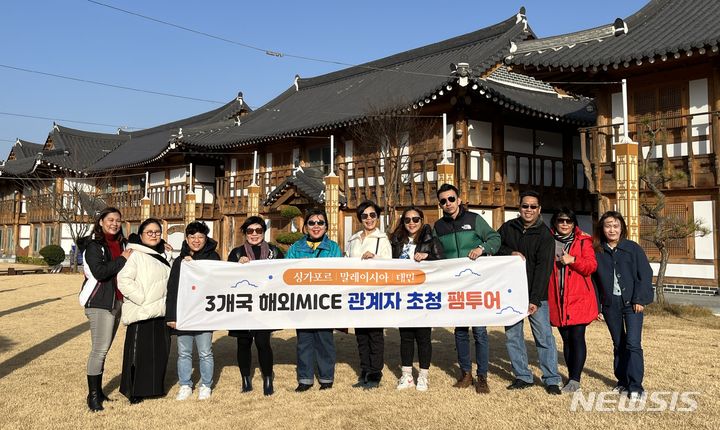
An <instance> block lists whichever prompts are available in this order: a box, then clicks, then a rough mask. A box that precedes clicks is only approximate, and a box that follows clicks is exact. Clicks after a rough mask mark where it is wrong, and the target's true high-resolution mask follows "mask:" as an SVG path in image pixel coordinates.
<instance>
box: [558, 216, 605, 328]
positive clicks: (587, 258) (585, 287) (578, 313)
mask: <svg viewBox="0 0 720 430" xmlns="http://www.w3.org/2000/svg"><path fill="white" fill-rule="evenodd" d="M568 253H569V254H570V255H572V256H573V257H575V262H574V263H572V264H569V265H568V266H567V267H566V269H565V293H564V297H563V300H562V302H561V301H560V287H559V285H558V276H559V275H560V270H559V263H557V262H556V263H555V264H554V265H553V273H552V276H550V285H549V286H548V306H549V311H550V324H552V325H553V326H555V327H564V326H568V325H578V324H589V323H591V322H592V321H593V320H594V319H595V318H596V317H597V316H598V305H597V296H596V294H595V288H594V287H593V283H592V281H591V279H590V275H591V274H592V273H593V272H595V270H596V269H597V260H596V259H595V250H594V249H593V247H592V237H590V236H589V235H588V234H586V233H583V231H582V230H580V229H579V228H578V227H575V240H574V241H573V243H572V245H570V251H569V252H568Z"/></svg>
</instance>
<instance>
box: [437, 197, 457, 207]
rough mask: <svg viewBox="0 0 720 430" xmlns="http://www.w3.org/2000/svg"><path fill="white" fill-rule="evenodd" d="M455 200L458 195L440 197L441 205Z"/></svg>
mask: <svg viewBox="0 0 720 430" xmlns="http://www.w3.org/2000/svg"><path fill="white" fill-rule="evenodd" d="M455 200H457V197H455V196H450V197H448V198H446V199H440V206H445V203H447V202H450V203H455Z"/></svg>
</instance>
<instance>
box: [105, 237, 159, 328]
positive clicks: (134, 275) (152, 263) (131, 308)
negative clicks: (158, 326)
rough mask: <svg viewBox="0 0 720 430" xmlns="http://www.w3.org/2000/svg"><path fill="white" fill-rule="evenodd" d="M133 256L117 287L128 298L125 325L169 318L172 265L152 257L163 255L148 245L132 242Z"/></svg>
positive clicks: (123, 308)
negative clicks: (166, 299)
mask: <svg viewBox="0 0 720 430" xmlns="http://www.w3.org/2000/svg"><path fill="white" fill-rule="evenodd" d="M127 249H132V250H133V253H132V254H131V255H130V258H128V261H127V263H125V267H123V268H122V270H121V271H120V273H118V275H117V286H118V289H119V290H120V292H121V293H122V294H123V296H125V301H124V302H123V306H122V323H123V324H125V325H130V324H132V323H134V322H137V321H144V320H148V319H151V318H158V317H163V316H165V296H167V281H168V277H169V276H170V266H166V265H165V264H163V263H161V262H160V261H158V260H157V259H156V258H155V257H153V256H152V255H160V256H161V257H162V254H158V253H157V252H155V251H154V250H152V249H150V248H148V247H147V246H144V245H140V244H136V243H130V244H128V246H127Z"/></svg>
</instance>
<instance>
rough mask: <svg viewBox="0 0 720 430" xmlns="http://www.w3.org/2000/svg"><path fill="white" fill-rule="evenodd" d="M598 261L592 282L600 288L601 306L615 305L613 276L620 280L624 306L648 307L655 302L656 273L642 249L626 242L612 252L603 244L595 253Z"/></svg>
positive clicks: (620, 243) (622, 242)
mask: <svg viewBox="0 0 720 430" xmlns="http://www.w3.org/2000/svg"><path fill="white" fill-rule="evenodd" d="M595 257H596V258H597V263H598V265H597V271H596V272H595V273H594V274H593V281H595V284H596V285H597V286H598V291H599V295H600V297H599V298H600V302H601V304H602V305H604V306H610V305H611V304H612V296H613V287H614V285H615V282H614V279H613V278H614V276H617V278H618V283H619V284H620V292H621V294H622V299H623V303H624V304H625V305H631V304H633V305H635V304H637V305H643V306H645V305H648V304H650V303H652V302H653V299H654V292H653V286H652V278H653V271H652V268H651V267H650V263H648V259H647V256H646V255H645V251H643V249H642V248H641V247H640V245H638V244H637V243H635V242H633V241H632V240H627V239H623V240H621V241H620V242H619V243H618V244H617V246H616V247H615V249H614V250H613V249H610V247H609V246H607V244H606V243H602V244H601V248H600V250H599V251H595Z"/></svg>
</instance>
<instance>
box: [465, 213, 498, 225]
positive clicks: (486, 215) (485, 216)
mask: <svg viewBox="0 0 720 430" xmlns="http://www.w3.org/2000/svg"><path fill="white" fill-rule="evenodd" d="M470 212H472V213H476V214H478V215H480V216H481V217H482V219H484V220H485V222H486V223H488V225H489V226H490V227H493V228H496V227H495V226H493V220H492V209H470ZM497 228H500V226H498V227H497Z"/></svg>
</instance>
